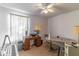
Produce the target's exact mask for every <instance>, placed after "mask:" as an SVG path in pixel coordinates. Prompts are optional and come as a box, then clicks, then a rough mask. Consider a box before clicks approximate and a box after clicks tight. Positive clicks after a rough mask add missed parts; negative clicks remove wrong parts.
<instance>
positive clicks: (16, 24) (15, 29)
mask: <svg viewBox="0 0 79 59" xmlns="http://www.w3.org/2000/svg"><path fill="white" fill-rule="evenodd" d="M8 16H9V33H10V37H11V41H12V42H18V41H21V40H23V37H24V36H25V35H26V33H27V35H29V32H30V18H29V17H27V16H22V15H16V14H11V13H10V14H9V15H8Z"/></svg>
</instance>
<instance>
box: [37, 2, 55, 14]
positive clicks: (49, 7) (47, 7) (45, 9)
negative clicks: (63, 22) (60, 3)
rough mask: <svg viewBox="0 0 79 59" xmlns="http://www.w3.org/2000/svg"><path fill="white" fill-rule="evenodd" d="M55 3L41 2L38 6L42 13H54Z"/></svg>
mask: <svg viewBox="0 0 79 59" xmlns="http://www.w3.org/2000/svg"><path fill="white" fill-rule="evenodd" d="M54 5H55V4H54V3H53V4H51V3H41V4H39V5H38V8H39V9H41V14H42V13H44V14H47V13H49V12H50V13H52V12H54V9H53V8H54V7H53V6H54Z"/></svg>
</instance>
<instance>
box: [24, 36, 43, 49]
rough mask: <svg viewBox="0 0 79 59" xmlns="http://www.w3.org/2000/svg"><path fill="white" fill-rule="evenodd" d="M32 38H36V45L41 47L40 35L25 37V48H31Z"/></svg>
mask: <svg viewBox="0 0 79 59" xmlns="http://www.w3.org/2000/svg"><path fill="white" fill-rule="evenodd" d="M31 40H34V45H35V46H36V47H39V46H41V45H42V40H41V37H40V36H30V37H28V38H25V41H24V45H23V49H24V50H29V49H30V43H31Z"/></svg>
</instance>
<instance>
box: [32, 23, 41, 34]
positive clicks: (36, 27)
mask: <svg viewBox="0 0 79 59" xmlns="http://www.w3.org/2000/svg"><path fill="white" fill-rule="evenodd" d="M40 30H41V26H40V24H36V26H35V29H34V31H35V32H37V34H39V32H40Z"/></svg>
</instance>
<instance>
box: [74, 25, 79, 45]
mask: <svg viewBox="0 0 79 59" xmlns="http://www.w3.org/2000/svg"><path fill="white" fill-rule="evenodd" d="M74 33H75V34H77V37H78V41H77V43H78V44H79V26H74Z"/></svg>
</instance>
